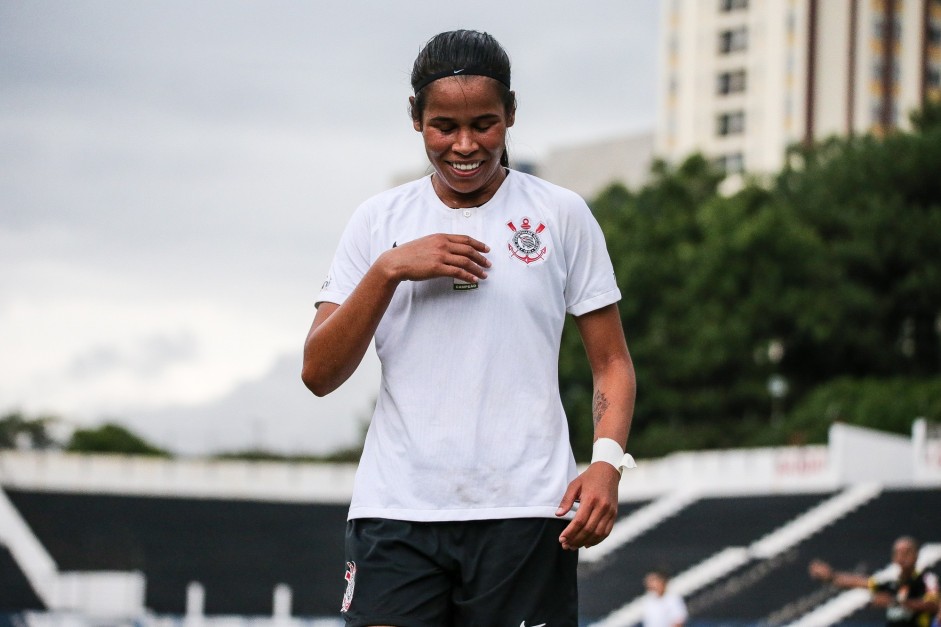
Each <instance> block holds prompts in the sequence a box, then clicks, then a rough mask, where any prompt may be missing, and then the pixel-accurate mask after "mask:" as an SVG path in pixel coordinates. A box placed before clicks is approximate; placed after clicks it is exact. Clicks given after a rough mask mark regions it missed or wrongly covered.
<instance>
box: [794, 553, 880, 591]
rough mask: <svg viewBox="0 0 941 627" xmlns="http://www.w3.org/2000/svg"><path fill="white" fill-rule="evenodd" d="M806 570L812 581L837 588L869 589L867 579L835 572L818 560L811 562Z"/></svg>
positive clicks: (853, 574) (852, 574)
mask: <svg viewBox="0 0 941 627" xmlns="http://www.w3.org/2000/svg"><path fill="white" fill-rule="evenodd" d="M808 570H809V571H810V576H811V577H813V578H814V579H819V580H820V581H825V582H827V583H830V584H833V585H834V586H836V587H837V588H847V589H848V588H869V577H867V576H865V575H857V574H855V573H843V572H837V571H835V570H833V568H832V567H831V566H830V565H829V564H827V563H826V562H822V561H820V560H814V561H812V562H811V563H810V567H809V569H808Z"/></svg>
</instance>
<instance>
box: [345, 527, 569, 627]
mask: <svg viewBox="0 0 941 627" xmlns="http://www.w3.org/2000/svg"><path fill="white" fill-rule="evenodd" d="M567 524H568V521H566V520H554V519H551V518H515V519H507V520H479V521H461V522H431V523H427V522H408V521H401V520H387V519H379V518H360V519H354V520H351V521H349V522H347V526H346V556H347V573H346V578H347V589H346V594H345V595H344V597H343V607H342V611H343V616H344V618H345V619H346V624H347V625H348V626H350V627H366V626H368V625H395V626H401V627H450V626H454V627H472V626H473V627H503V626H506V627H540V626H541V625H546V626H547V627H576V626H577V625H578V587H577V581H576V567H577V564H578V553H577V552H576V551H566V550H564V549H563V548H562V546H561V545H560V544H559V535H560V534H561V533H562V530H563V529H564V528H565V526H566V525H567Z"/></svg>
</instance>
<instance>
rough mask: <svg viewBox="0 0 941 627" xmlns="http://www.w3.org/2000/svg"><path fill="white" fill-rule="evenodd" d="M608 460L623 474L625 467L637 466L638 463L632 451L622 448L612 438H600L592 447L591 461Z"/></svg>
mask: <svg viewBox="0 0 941 627" xmlns="http://www.w3.org/2000/svg"><path fill="white" fill-rule="evenodd" d="M595 462H607V463H609V464H611V465H612V466H614V467H615V468H617V470H618V473H621V474H623V473H624V469H625V468H637V463H636V462H635V461H634V458H633V457H631V455H630V453H625V452H624V451H622V450H621V445H620V444H618V443H617V442H615V441H614V440H612V439H611V438H598V439H597V440H595V444H594V446H592V447H591V463H592V464H594V463H595Z"/></svg>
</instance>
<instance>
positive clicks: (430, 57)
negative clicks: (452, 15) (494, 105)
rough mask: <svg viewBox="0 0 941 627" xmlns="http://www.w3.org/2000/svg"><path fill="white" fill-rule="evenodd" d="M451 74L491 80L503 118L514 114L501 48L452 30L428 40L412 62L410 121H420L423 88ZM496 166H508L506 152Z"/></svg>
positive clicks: (485, 39) (486, 36) (507, 62)
mask: <svg viewBox="0 0 941 627" xmlns="http://www.w3.org/2000/svg"><path fill="white" fill-rule="evenodd" d="M454 70H466V71H467V75H475V74H476V75H482V76H488V77H490V78H492V79H494V80H495V81H496V82H495V87H496V88H497V89H498V91H499V95H500V101H501V102H502V103H503V107H504V110H505V111H506V113H507V115H511V114H512V113H513V112H515V111H516V96H515V95H514V94H513V92H512V91H510V58H509V56H507V54H506V51H505V50H504V49H503V46H501V45H500V44H499V42H497V40H496V39H494V38H493V36H492V35H490V34H488V33H481V32H478V31H475V30H453V31H448V32H444V33H439V34H438V35H435V36H434V37H432V38H431V39H430V40H428V43H426V44H425V46H424V47H423V48H422V49H421V51H420V52H419V53H418V56H417V57H416V58H415V63H414V65H413V66H412V76H411V82H412V89H413V90H415V98H414V100H413V101H412V105H411V107H410V111H409V113H410V115H411V116H412V119H413V120H421V116H422V113H424V110H425V87H426V86H427V85H428V84H429V83H430V82H432V81H434V80H435V78H440V77H441V76H444V75H445V73H449V72H453V71H454ZM500 163H501V164H502V165H503V166H504V167H508V166H509V158H508V157H507V154H506V150H504V151H503V156H501V157H500Z"/></svg>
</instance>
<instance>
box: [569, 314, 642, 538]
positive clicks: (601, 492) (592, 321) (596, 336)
mask: <svg viewBox="0 0 941 627" xmlns="http://www.w3.org/2000/svg"><path fill="white" fill-rule="evenodd" d="M575 325H576V327H577V328H578V332H579V334H580V335H581V337H582V342H583V343H584V344H585V352H586V353H587V355H588V363H589V365H590V366H591V375H592V380H593V382H594V396H593V400H592V409H591V413H592V420H593V422H594V426H595V438H594V439H595V440H597V439H598V438H611V439H612V440H614V441H615V442H617V443H618V444H619V445H621V447H622V448H624V449H625V450H626V444H627V435H628V432H629V431H630V428H631V417H632V416H633V414H634V396H635V392H636V383H635V379H634V364H633V362H632V361H631V355H630V353H629V352H628V350H627V342H626V341H625V340H624V330H623V329H622V328H621V317H620V314H619V313H618V308H617V305H616V304H612V305H608V306H607V307H602V308H601V309H598V310H596V311H591V312H589V313H586V314H584V315H581V316H578V317H576V318H575ZM620 479H621V475H620V473H619V472H618V471H617V469H616V468H614V466H612V465H610V464H608V463H606V462H596V463H594V464H591V465H590V466H588V468H587V469H586V470H585V472H583V473H582V474H580V475H579V476H578V477H576V478H575V479H574V480H573V481H572V482H571V483H570V484H569V486H568V489H567V490H566V491H565V495H564V496H563V497H562V502H561V503H559V509H558V511H556V515H557V516H563V515H565V514H566V513H567V512H568V511H570V510H571V509H572V506H573V505H574V503H575V502H576V501H578V502H579V507H578V512H577V513H576V514H575V518H573V519H572V521H571V522H570V523H569V525H568V526H567V527H566V528H565V530H564V531H563V532H562V535H561V536H560V537H559V542H560V543H561V544H562V547H563V548H565V549H569V550H576V549H579V548H581V547H588V546H594V545H595V544H598V543H599V542H601V541H602V540H604V539H605V538H606V537H608V534H609V533H611V529H612V527H614V520H615V517H616V516H617V511H618V483H619V482H620Z"/></svg>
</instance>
